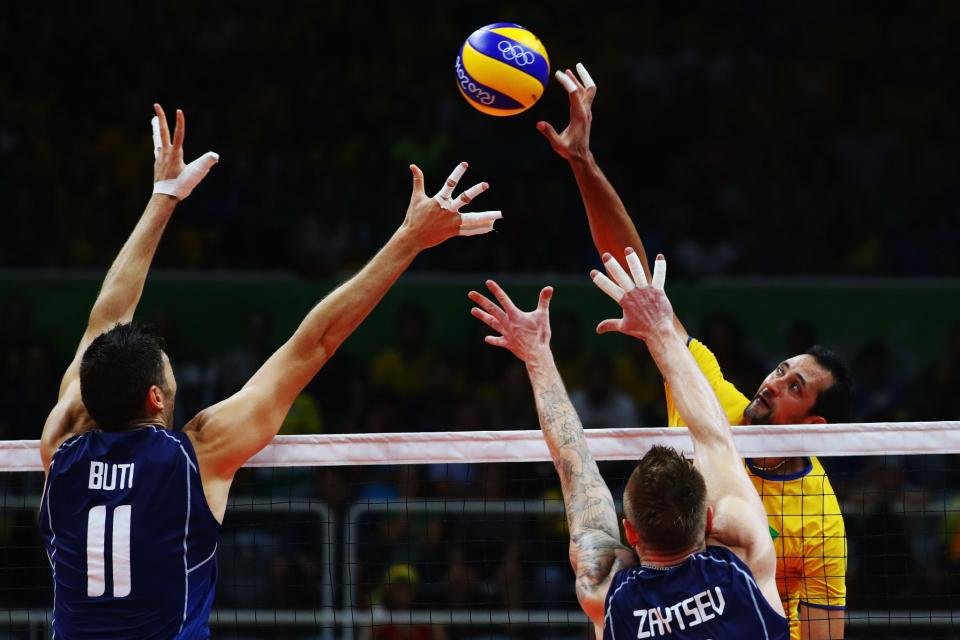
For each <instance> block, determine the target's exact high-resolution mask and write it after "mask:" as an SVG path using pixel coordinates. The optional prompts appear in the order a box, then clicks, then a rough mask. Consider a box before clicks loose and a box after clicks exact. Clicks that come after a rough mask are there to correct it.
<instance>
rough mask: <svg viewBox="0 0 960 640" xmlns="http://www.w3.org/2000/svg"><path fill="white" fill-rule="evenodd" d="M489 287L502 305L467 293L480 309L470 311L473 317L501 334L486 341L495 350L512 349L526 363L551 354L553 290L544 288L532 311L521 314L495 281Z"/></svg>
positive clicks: (491, 281) (475, 293) (479, 295)
mask: <svg viewBox="0 0 960 640" xmlns="http://www.w3.org/2000/svg"><path fill="white" fill-rule="evenodd" d="M487 288H488V289H490V292H491V293H493V295H494V297H495V298H496V299H497V302H499V303H500V306H497V305H496V304H495V303H494V302H492V301H490V300H488V299H487V298H486V297H484V296H483V295H482V294H480V293H478V292H476V291H471V292H470V293H468V294H467V297H468V298H470V300H472V301H473V302H474V303H475V304H477V305H479V306H478V307H473V308H472V309H470V313H471V315H473V317H474V318H477V319H478V320H480V321H482V322H484V323H485V324H486V325H487V326H488V327H490V328H491V329H493V330H494V331H496V332H497V333H499V334H500V335H499V336H487V337H485V338H484V341H485V342H486V343H487V344H492V345H494V346H495V347H503V348H504V349H509V350H510V351H511V352H512V353H513V355H515V356H517V357H518V358H520V359H521V360H523V361H524V362H530V361H531V360H533V359H535V358H537V357H538V356H542V355H545V354H549V353H550V298H552V297H553V287H544V288H543V290H542V291H540V300H539V301H538V303H537V308H536V309H534V310H533V311H521V310H520V309H518V308H517V305H515V304H513V301H512V300H511V299H510V297H509V296H507V294H506V292H505V291H504V290H503V289H501V288H500V285H498V284H497V283H496V282H494V281H493V280H487Z"/></svg>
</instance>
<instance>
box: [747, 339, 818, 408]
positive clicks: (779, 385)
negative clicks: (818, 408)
mask: <svg viewBox="0 0 960 640" xmlns="http://www.w3.org/2000/svg"><path fill="white" fill-rule="evenodd" d="M832 384H833V376H832V375H830V372H829V371H827V370H826V369H824V368H823V367H821V366H820V365H819V364H817V361H816V359H815V358H814V357H813V356H810V355H807V354H803V355H799V356H794V357H792V358H790V359H789V360H784V361H783V362H781V363H780V364H779V365H777V368H776V369H774V370H773V371H772V372H771V373H770V375H768V376H767V378H766V379H765V380H764V381H763V384H761V385H760V388H759V389H758V390H757V394H756V395H755V396H754V398H753V401H752V402H751V403H750V404H749V405H748V406H747V408H746V410H745V411H744V412H743V416H744V418H746V421H747V423H748V424H804V423H808V422H822V421H823V419H822V418H819V416H812V415H810V411H811V410H812V409H813V405H814V403H815V402H816V400H817V395H818V394H819V393H820V392H821V391H822V390H824V389H828V388H830V386H831V385H832ZM818 418H819V419H818Z"/></svg>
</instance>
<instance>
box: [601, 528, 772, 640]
mask: <svg viewBox="0 0 960 640" xmlns="http://www.w3.org/2000/svg"><path fill="white" fill-rule="evenodd" d="M605 611H606V615H605V617H604V619H603V638H604V640H633V638H669V639H671V640H732V639H733V638H737V639H739V638H744V639H746V638H749V639H750V640H754V639H757V640H789V638H790V632H789V630H788V627H787V619H786V618H784V617H783V616H782V615H780V614H779V613H777V612H776V611H774V610H773V607H771V606H770V604H769V603H768V602H767V599H766V598H764V597H763V594H762V593H761V592H760V589H759V587H757V583H756V582H755V581H754V579H753V575H751V573H750V569H749V568H748V567H747V565H745V564H744V563H743V562H742V561H741V560H740V558H738V557H737V556H736V555H734V553H733V552H732V551H730V550H729V549H727V548H726V547H707V548H706V549H705V550H704V551H701V552H700V553H695V554H693V555H691V556H690V557H689V558H687V560H686V561H685V562H684V563H683V564H680V565H677V566H676V567H671V568H670V569H647V568H644V567H631V568H629V569H624V570H623V571H619V572H617V574H616V575H615V576H614V577H613V582H612V583H611V584H610V590H609V591H608V592H607V601H606V608H605Z"/></svg>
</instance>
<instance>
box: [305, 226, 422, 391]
mask: <svg viewBox="0 0 960 640" xmlns="http://www.w3.org/2000/svg"><path fill="white" fill-rule="evenodd" d="M419 251H420V248H419V246H418V245H417V243H416V242H415V239H414V238H411V237H410V236H408V235H407V233H406V230H405V229H404V228H403V227H401V228H400V229H398V230H397V232H396V233H394V234H393V236H392V237H391V238H390V240H388V241H387V243H386V244H385V245H384V246H383V248H382V249H380V251H378V252H377V254H376V255H375V256H374V257H373V258H372V259H371V260H370V261H369V262H368V263H367V264H366V265H364V267H363V268H362V269H361V270H360V271H359V272H358V273H357V274H356V275H354V276H353V277H352V278H350V279H349V280H347V281H346V282H344V283H343V284H341V285H340V286H339V287H337V288H336V289H335V290H334V291H333V292H332V293H330V294H329V295H327V297H325V298H324V299H323V300H322V301H321V302H320V303H319V304H318V305H317V306H315V307H314V308H313V309H312V310H311V311H310V313H309V314H307V317H306V318H305V319H304V320H303V322H302V323H301V324H300V327H299V328H298V329H297V332H296V333H295V334H294V336H293V338H291V347H292V348H293V350H294V352H295V353H297V354H298V355H300V356H301V357H302V358H304V359H307V360H313V361H314V367H315V368H317V369H318V368H319V366H320V365H322V364H323V362H324V361H325V360H326V359H327V358H329V357H330V356H332V355H333V353H334V352H335V351H336V350H337V349H338V348H339V347H340V345H341V344H343V341H344V340H346V339H347V338H348V337H349V336H350V334H352V333H353V332H354V331H355V330H356V328H357V327H358V326H359V325H360V323H361V322H363V320H364V319H365V318H366V317H367V316H368V315H369V314H370V312H371V311H372V310H373V308H374V307H376V306H377V304H378V303H379V302H380V300H382V299H383V296H384V295H386V293H387V291H389V290H390V287H391V286H393V284H394V283H395V282H396V281H397V279H398V278H399V277H400V275H401V274H403V272H404V271H406V269H407V267H409V266H410V263H411V262H413V259H414V258H415V257H416V256H417V254H418V253H419ZM318 358H319V361H318ZM313 373H314V374H315V373H316V371H314V372H313ZM310 377H312V374H311V376H310Z"/></svg>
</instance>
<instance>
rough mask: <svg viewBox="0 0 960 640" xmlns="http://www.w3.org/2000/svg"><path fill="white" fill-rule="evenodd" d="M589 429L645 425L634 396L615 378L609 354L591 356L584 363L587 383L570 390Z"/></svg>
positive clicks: (574, 404)
mask: <svg viewBox="0 0 960 640" xmlns="http://www.w3.org/2000/svg"><path fill="white" fill-rule="evenodd" d="M570 402H572V403H573V406H574V408H575V409H576V410H577V415H579V416H580V421H581V422H582V423H583V426H584V427H585V428H587V429H594V428H598V429H610V428H620V429H625V428H632V427H641V426H643V425H642V424H641V421H640V416H639V414H638V412H637V407H636V405H635V404H634V402H633V400H632V399H631V398H630V396H628V395H627V394H626V393H624V392H623V391H622V390H621V389H620V388H619V387H618V386H617V385H615V384H614V379H613V365H612V364H611V363H610V360H609V359H608V358H604V357H594V358H591V359H590V360H589V361H587V363H586V364H585V365H584V367H583V386H581V387H580V388H578V389H575V390H574V391H573V392H572V393H571V394H570Z"/></svg>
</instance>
